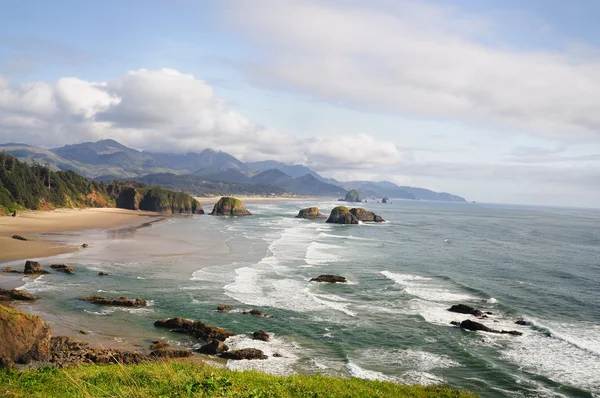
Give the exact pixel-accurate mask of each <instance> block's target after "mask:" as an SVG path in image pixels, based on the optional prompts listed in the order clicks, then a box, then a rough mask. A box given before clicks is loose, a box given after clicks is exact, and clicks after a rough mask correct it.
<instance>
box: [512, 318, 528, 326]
mask: <svg viewBox="0 0 600 398" xmlns="http://www.w3.org/2000/svg"><path fill="white" fill-rule="evenodd" d="M515 323H516V324H517V325H521V326H530V325H531V322H528V321H526V320H524V319H517V321H516V322H515Z"/></svg>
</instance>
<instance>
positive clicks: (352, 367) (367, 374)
mask: <svg viewBox="0 0 600 398" xmlns="http://www.w3.org/2000/svg"><path fill="white" fill-rule="evenodd" d="M345 368H346V370H347V371H348V373H350V375H351V376H353V377H358V378H359V379H365V380H381V381H390V382H392V383H397V382H399V380H398V379H397V378H395V377H392V376H387V375H384V374H383V373H381V372H375V371H373V370H367V369H364V368H361V367H360V366H358V365H357V364H355V363H352V362H348V363H347V364H346V365H345Z"/></svg>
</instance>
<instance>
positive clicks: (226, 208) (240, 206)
mask: <svg viewBox="0 0 600 398" xmlns="http://www.w3.org/2000/svg"><path fill="white" fill-rule="evenodd" d="M210 214H211V215H212V216H251V215H252V213H250V212H249V211H248V210H246V206H244V203H242V201H241V200H239V199H236V198H232V197H229V196H224V197H222V198H221V199H219V201H218V202H217V203H216V204H215V207H213V210H212V212H211V213H210Z"/></svg>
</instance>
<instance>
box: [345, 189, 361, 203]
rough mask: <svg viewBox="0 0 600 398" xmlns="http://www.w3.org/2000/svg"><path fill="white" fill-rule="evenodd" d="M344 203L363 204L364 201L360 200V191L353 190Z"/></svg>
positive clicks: (349, 192)
mask: <svg viewBox="0 0 600 398" xmlns="http://www.w3.org/2000/svg"><path fill="white" fill-rule="evenodd" d="M344 201H345V202H357V203H358V202H362V200H361V199H360V194H359V193H358V191H357V190H356V189H352V190H350V191H348V193H347V194H346V197H344Z"/></svg>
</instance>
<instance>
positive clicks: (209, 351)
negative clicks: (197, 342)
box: [198, 340, 229, 355]
mask: <svg viewBox="0 0 600 398" xmlns="http://www.w3.org/2000/svg"><path fill="white" fill-rule="evenodd" d="M225 351H229V347H228V346H227V344H225V343H223V342H222V341H219V340H213V341H211V342H210V343H208V344H205V345H203V346H202V347H200V348H199V349H198V352H199V353H201V354H206V355H217V354H221V353H223V352H225Z"/></svg>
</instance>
